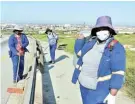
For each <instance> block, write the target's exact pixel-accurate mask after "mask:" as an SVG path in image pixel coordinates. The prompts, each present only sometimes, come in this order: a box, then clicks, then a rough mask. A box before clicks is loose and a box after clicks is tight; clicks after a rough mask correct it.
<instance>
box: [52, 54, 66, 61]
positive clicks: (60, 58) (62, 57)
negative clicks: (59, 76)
mask: <svg viewBox="0 0 135 104" xmlns="http://www.w3.org/2000/svg"><path fill="white" fill-rule="evenodd" d="M65 58H69V57H68V56H67V55H62V56H60V57H59V58H57V59H56V61H55V62H59V61H61V60H64V59H65Z"/></svg>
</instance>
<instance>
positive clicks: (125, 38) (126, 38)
mask: <svg viewBox="0 0 135 104" xmlns="http://www.w3.org/2000/svg"><path fill="white" fill-rule="evenodd" d="M115 38H116V39H117V40H119V41H120V42H121V43H122V44H128V45H133V46H134V47H135V34H131V35H124V34H120V35H116V36H115Z"/></svg>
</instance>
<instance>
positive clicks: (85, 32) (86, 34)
mask: <svg viewBox="0 0 135 104" xmlns="http://www.w3.org/2000/svg"><path fill="white" fill-rule="evenodd" d="M80 35H83V36H84V37H85V38H86V37H88V36H90V31H81V32H80Z"/></svg>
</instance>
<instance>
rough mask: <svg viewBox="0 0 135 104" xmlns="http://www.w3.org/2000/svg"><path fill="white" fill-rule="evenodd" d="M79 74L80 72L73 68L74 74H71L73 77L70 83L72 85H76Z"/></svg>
mask: <svg viewBox="0 0 135 104" xmlns="http://www.w3.org/2000/svg"><path fill="white" fill-rule="evenodd" d="M80 72H81V71H80V70H79V69H77V68H75V70H74V73H73V76H72V83H73V84H76V82H77V80H78V77H79V74H80Z"/></svg>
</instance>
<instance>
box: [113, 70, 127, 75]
mask: <svg viewBox="0 0 135 104" xmlns="http://www.w3.org/2000/svg"><path fill="white" fill-rule="evenodd" d="M112 74H120V75H124V74H125V72H124V71H116V72H112Z"/></svg>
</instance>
